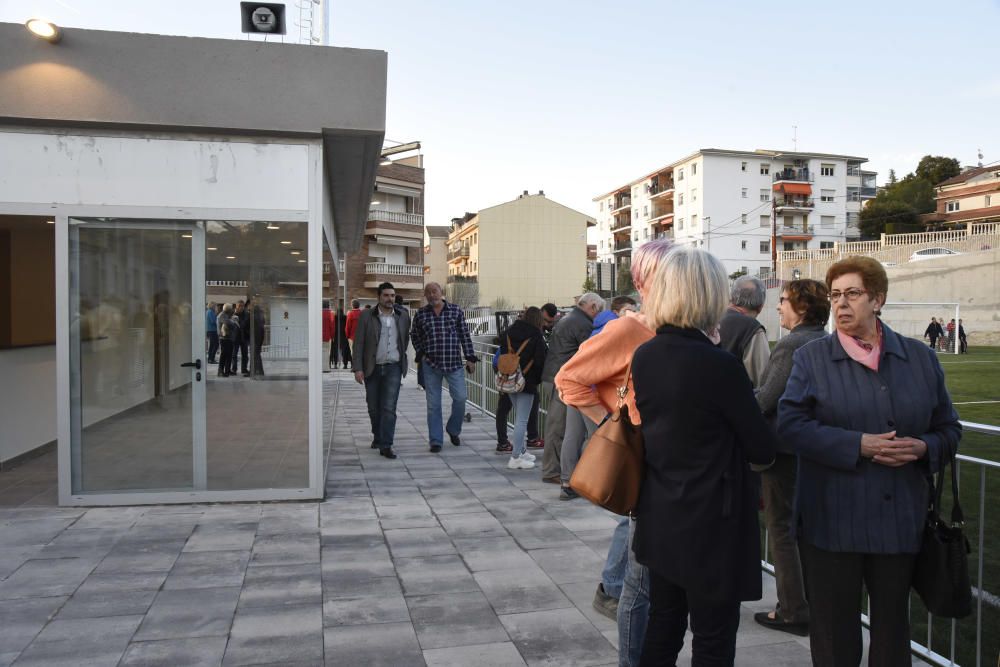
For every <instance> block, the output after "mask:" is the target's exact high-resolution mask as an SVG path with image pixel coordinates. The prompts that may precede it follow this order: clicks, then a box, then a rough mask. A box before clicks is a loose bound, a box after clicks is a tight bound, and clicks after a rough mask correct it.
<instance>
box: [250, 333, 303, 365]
mask: <svg viewBox="0 0 1000 667" xmlns="http://www.w3.org/2000/svg"><path fill="white" fill-rule="evenodd" d="M252 349H253V348H252V346H251V350H252ZM251 354H252V352H251ZM260 357H261V359H267V360H270V361H275V360H278V359H302V360H305V359H307V358H309V327H308V326H306V325H305V324H266V325H264V343H263V345H262V346H261V350H260Z"/></svg>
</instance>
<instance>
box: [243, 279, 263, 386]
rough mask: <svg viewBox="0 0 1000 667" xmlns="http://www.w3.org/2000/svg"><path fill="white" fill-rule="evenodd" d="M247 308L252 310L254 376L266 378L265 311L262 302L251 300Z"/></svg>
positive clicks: (251, 332) (251, 337)
mask: <svg viewBox="0 0 1000 667" xmlns="http://www.w3.org/2000/svg"><path fill="white" fill-rule="evenodd" d="M246 307H247V309H248V310H250V317H251V326H250V341H251V342H252V343H253V371H252V372H253V374H254V376H256V377H263V376H264V357H263V354H262V351H263V348H264V334H265V331H264V324H265V322H264V309H263V308H262V307H261V303H260V301H258V300H256V299H254V298H252V297H251V298H249V299H247V304H246Z"/></svg>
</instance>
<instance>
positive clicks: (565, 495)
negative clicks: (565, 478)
mask: <svg viewBox="0 0 1000 667" xmlns="http://www.w3.org/2000/svg"><path fill="white" fill-rule="evenodd" d="M579 497H580V494H579V493H577V492H576V491H574V490H573V489H571V488H570V487H568V486H564V487H562V488H561V489H560V490H559V500H574V499H576V498H579Z"/></svg>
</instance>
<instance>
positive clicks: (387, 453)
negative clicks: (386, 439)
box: [378, 447, 396, 459]
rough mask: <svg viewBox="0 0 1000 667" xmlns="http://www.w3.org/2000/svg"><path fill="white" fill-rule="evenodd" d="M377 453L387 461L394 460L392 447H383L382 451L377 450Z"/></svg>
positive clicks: (394, 455)
mask: <svg viewBox="0 0 1000 667" xmlns="http://www.w3.org/2000/svg"><path fill="white" fill-rule="evenodd" d="M378 453H379V454H381V455H382V456H384V457H385V458H387V459H394V458H396V454H395V453H394V452H393V451H392V447H383V448H382V449H380V450H378Z"/></svg>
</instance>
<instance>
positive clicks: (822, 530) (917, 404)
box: [778, 256, 961, 666]
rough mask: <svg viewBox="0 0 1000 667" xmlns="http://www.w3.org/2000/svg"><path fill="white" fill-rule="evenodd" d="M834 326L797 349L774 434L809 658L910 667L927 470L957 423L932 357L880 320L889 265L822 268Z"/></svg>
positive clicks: (949, 445) (945, 452)
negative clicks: (790, 483)
mask: <svg viewBox="0 0 1000 667" xmlns="http://www.w3.org/2000/svg"><path fill="white" fill-rule="evenodd" d="M826 284H827V287H828V288H829V289H830V303H831V306H832V309H833V318H834V322H835V324H836V327H837V330H836V332H835V333H833V334H831V335H829V336H826V337H824V338H821V339H819V340H816V341H813V342H812V343H809V344H808V345H805V346H804V347H802V348H800V349H799V350H798V351H796V352H795V355H794V357H793V362H792V374H791V377H790V378H789V380H788V386H787V388H786V389H785V393H784V395H783V396H782V397H781V400H780V401H779V403H778V434H779V436H780V437H781V439H782V440H783V441H784V442H785V443H787V444H789V445H791V447H792V448H793V450H794V451H795V453H796V454H797V455H798V457H799V468H798V484H797V486H796V498H795V508H796V509H795V516H794V517H793V525H795V526H796V527H797V530H798V540H799V550H800V553H801V555H802V560H803V564H804V566H805V574H806V590H807V593H808V597H809V606H810V624H809V638H810V647H811V649H812V659H813V664H814V665H819V666H826V665H831V666H840V665H857V664H858V663H859V662H860V661H861V654H862V637H861V617H860V612H861V591H862V583H863V584H864V587H865V588H866V589H867V591H868V598H869V604H870V616H871V632H870V647H869V664H871V665H903V664H907V665H908V664H910V625H909V606H908V597H909V591H910V583H911V579H912V574H913V566H914V561H915V557H916V554H917V552H918V551H919V549H920V543H921V535H922V532H923V527H924V521H925V518H926V516H927V501H928V483H927V476H928V474H929V473H934V472H937V471H938V469H939V467H940V463H941V461H943V460H947V459H948V458H950V457H951V456H953V455H954V454H955V452H956V450H957V449H958V442H959V439H960V437H961V426H960V424H959V422H958V415H957V414H956V413H955V409H954V407H952V403H951V398H950V397H949V396H948V390H947V389H946V388H945V383H944V372H943V371H942V369H941V365H940V364H939V363H938V360H937V357H936V355H935V353H934V352H933V351H932V350H930V349H929V348H927V347H925V346H924V345H923V343H921V342H920V341H917V340H913V339H909V338H906V337H904V336H901V335H899V334H897V333H896V332H894V331H892V329H890V328H889V327H888V326H886V325H885V324H884V323H883V322H882V321H881V319H880V318H879V313H880V311H881V309H882V306H883V305H884V304H885V300H886V295H887V293H888V290H889V281H888V278H887V277H886V274H885V269H884V268H883V267H882V265H881V264H880V263H879V262H878V261H876V260H874V259H872V258H870V257H859V256H855V257H849V258H847V259H843V260H841V261H839V262H837V263H835V264H833V265H832V266H831V267H830V269H829V270H828V271H827V274H826Z"/></svg>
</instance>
